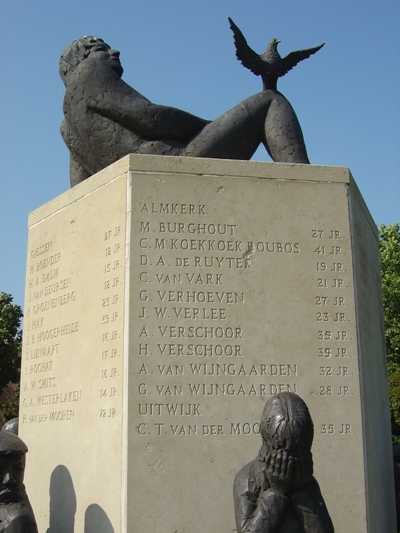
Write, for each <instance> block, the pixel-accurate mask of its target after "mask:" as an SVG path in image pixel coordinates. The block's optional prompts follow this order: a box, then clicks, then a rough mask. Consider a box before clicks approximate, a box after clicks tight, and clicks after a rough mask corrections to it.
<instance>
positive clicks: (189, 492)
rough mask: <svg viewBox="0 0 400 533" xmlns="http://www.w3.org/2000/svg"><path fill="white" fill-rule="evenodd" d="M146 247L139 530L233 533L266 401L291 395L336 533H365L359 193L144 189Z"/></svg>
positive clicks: (135, 509) (136, 305)
mask: <svg viewBox="0 0 400 533" xmlns="http://www.w3.org/2000/svg"><path fill="white" fill-rule="evenodd" d="M131 246H132V247H131V274H130V275H131V280H130V286H131V291H132V292H131V317H132V320H131V325H130V327H131V329H130V331H131V335H130V340H131V345H130V383H131V385H130V403H129V412H130V417H129V435H130V441H131V442H132V443H134V445H133V446H132V447H131V448H130V451H131V452H132V453H131V454H130V459H129V465H130V466H129V471H130V476H132V477H131V479H132V480H133V479H134V480H135V482H134V483H133V482H132V485H131V487H132V492H130V494H129V495H128V498H129V500H130V501H131V502H133V506H132V512H131V514H130V520H131V522H130V523H128V526H129V524H130V527H131V528H132V527H137V526H138V522H137V520H138V519H139V518H138V517H140V516H147V515H148V514H150V513H151V516H152V517H153V520H154V525H153V529H157V528H158V527H160V524H162V523H164V520H165V517H166V516H168V517H169V518H168V524H169V526H170V529H171V530H172V531H182V532H183V531H189V530H190V531H192V532H196V531H199V532H200V531H203V530H218V531H225V532H231V531H233V530H234V527H235V526H234V516H233V510H232V505H233V503H232V496H231V490H232V483H233V478H234V475H235V473H236V472H237V471H238V470H239V469H240V468H241V467H242V466H243V465H244V464H245V463H246V462H248V461H250V460H251V459H253V458H254V457H255V455H256V453H257V450H258V448H259V446H260V442H261V439H260V435H259V419H260V416H261V412H262V410H263V406H264V404H265V402H266V400H267V399H268V398H269V397H270V396H271V395H273V394H276V393H278V392H283V391H289V392H295V393H297V394H299V395H300V396H301V397H302V398H303V399H304V400H305V401H306V403H307V404H308V406H309V408H310V411H311V415H312V418H313V421H314V424H315V439H314V447H313V452H314V462H315V471H316V476H317V478H318V481H319V482H320V484H321V489H322V491H323V493H324V498H325V501H326V503H327V505H328V508H329V512H330V514H331V516H332V519H333V522H334V524H335V527H336V530H337V531H346V530H347V526H346V524H344V522H343V518H342V517H343V516H348V513H346V512H343V509H346V508H348V511H349V513H351V514H352V516H354V517H355V518H354V520H355V521H358V522H357V523H358V524H359V526H358V525H355V530H360V531H361V530H362V527H363V525H362V524H364V523H365V500H364V478H363V458H362V447H363V444H362V434H361V415H360V412H361V407H360V391H359V375H358V362H357V334H356V324H355V312H354V307H355V301H354V287H353V271H352V251H351V242H350V228H349V217H348V201H347V189H346V185H345V184H337V183H336V184H335V183H323V182H321V183H319V184H316V183H307V182H304V181H303V182H295V181H285V180H279V179H276V180H274V179H266V180H259V179H240V178H228V177H223V178H218V177H203V178H193V177H191V176H168V178H166V177H165V176H157V175H155V176H149V175H146V176H140V175H137V176H134V178H133V194H132V244H131ZM139 458H140V459H139ZM199 472H201V477H200V478H199ZM188 480H195V482H193V481H190V487H186V489H185V485H187V483H188ZM171 484H172V485H171ZM166 486H168V487H169V489H168V491H166V490H165V487H166ZM210 487H212V488H210ZM333 487H336V488H337V487H342V489H341V490H340V491H337V490H336V489H335V490H334V491H332V488H333ZM344 488H345V490H344ZM150 492H151V493H152V495H153V496H152V498H151V500H149V499H148V497H147V495H148V494H149V493H150ZM215 495H218V497H216V496H215ZM182 499H184V501H185V505H182ZM154 501H157V505H156V506H154ZM178 505H179V508H180V512H179V513H171V512H170V509H176V508H177V506H178ZM349 506H351V509H350V507H349ZM143 509H147V511H145V512H144V511H143ZM139 520H140V519H139ZM146 520H147V519H146ZM135 524H136V526H135ZM143 527H144V525H143Z"/></svg>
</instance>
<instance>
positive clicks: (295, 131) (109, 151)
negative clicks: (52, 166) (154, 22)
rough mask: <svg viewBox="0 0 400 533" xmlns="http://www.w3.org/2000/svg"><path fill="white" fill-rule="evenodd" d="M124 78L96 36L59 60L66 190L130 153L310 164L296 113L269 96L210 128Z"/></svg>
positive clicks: (236, 109)
mask: <svg viewBox="0 0 400 533" xmlns="http://www.w3.org/2000/svg"><path fill="white" fill-rule="evenodd" d="M122 73H123V68H122V66H121V63H120V60H119V52H118V51H116V50H112V49H111V48H110V47H109V46H108V45H107V44H106V43H105V42H104V41H103V40H102V39H99V38H97V37H89V36H86V37H83V38H81V39H78V40H77V41H74V42H73V43H72V44H71V45H70V46H69V47H68V48H67V49H66V50H65V51H64V52H63V54H62V56H61V59H60V75H61V78H62V79H63V82H64V84H65V87H66V92H65V97H64V105H63V110H64V120H63V123H62V125H61V134H62V136H63V139H64V141H65V143H66V145H67V147H68V149H69V151H70V156H71V157H70V177H71V186H73V185H76V184H77V183H79V182H81V181H83V180H84V179H86V178H88V177H89V176H91V175H93V174H94V173H96V172H98V171H99V170H101V169H103V168H104V167H106V166H108V165H110V164H111V163H113V162H115V161H117V160H118V159H120V158H121V157H123V156H125V155H127V154H129V153H138V154H160V155H179V156H189V157H211V158H224V159H242V160H248V159H250V158H251V157H252V155H253V154H254V152H255V151H256V149H257V148H258V146H259V145H260V144H261V143H262V144H264V146H265V148H266V150H267V151H268V153H269V154H270V156H271V158H272V159H273V160H274V161H277V162H287V163H309V159H308V156H307V151H306V147H305V143H304V139H303V134H302V131H301V128H300V124H299V122H298V120H297V117H296V114H295V112H294V110H293V108H292V107H291V105H290V103H289V102H288V101H287V100H286V98H285V97H284V96H283V95H282V94H281V93H279V92H278V91H276V90H274V89H266V90H264V91H262V92H260V93H257V94H254V95H253V96H250V97H249V98H247V99H246V100H244V101H243V102H241V103H240V104H238V105H237V106H235V107H234V108H232V109H230V110H229V111H228V112H226V113H225V114H224V115H222V116H221V117H219V118H217V119H215V120H213V121H208V120H204V119H202V118H199V117H196V116H194V115H191V114H190V113H187V112H185V111H182V110H180V109H177V108H172V107H168V106H162V105H158V104H154V103H152V102H150V101H149V100H148V99H147V98H145V97H144V96H143V95H141V94H140V93H138V92H137V91H136V90H135V89H133V88H132V87H130V86H129V85H127V84H126V83H125V82H124V81H123V80H122V79H121V75H122Z"/></svg>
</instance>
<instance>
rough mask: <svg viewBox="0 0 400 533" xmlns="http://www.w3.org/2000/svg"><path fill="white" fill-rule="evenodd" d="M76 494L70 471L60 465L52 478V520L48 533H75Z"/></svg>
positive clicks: (50, 520)
mask: <svg viewBox="0 0 400 533" xmlns="http://www.w3.org/2000/svg"><path fill="white" fill-rule="evenodd" d="M75 513H76V494H75V489H74V483H73V481H72V477H71V474H70V473H69V470H68V468H67V467H66V466H64V465H58V466H56V468H55V469H54V470H53V472H52V474H51V478H50V518H49V528H48V529H47V533H74V526H75Z"/></svg>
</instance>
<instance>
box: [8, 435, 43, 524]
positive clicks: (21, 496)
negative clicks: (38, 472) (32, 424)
mask: <svg viewBox="0 0 400 533" xmlns="http://www.w3.org/2000/svg"><path fill="white" fill-rule="evenodd" d="M27 451H28V448H27V446H26V444H25V443H24V442H23V441H22V440H21V439H20V438H19V437H18V436H17V435H15V434H14V433H11V432H9V431H6V430H4V429H3V430H1V431H0V533H37V526H36V520H35V516H34V514H33V510H32V507H31V504H30V503H29V499H28V496H27V494H26V491H25V485H24V471H25V455H26V453H27Z"/></svg>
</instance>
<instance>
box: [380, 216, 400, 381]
mask: <svg viewBox="0 0 400 533" xmlns="http://www.w3.org/2000/svg"><path fill="white" fill-rule="evenodd" d="M379 236H380V241H379V251H380V258H381V276H382V292H383V308H384V317H385V335H386V351H387V357H388V370H389V374H393V373H395V372H396V373H397V372H399V373H400V226H399V223H398V222H395V223H394V224H392V225H391V226H385V224H381V227H380V230H379Z"/></svg>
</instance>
